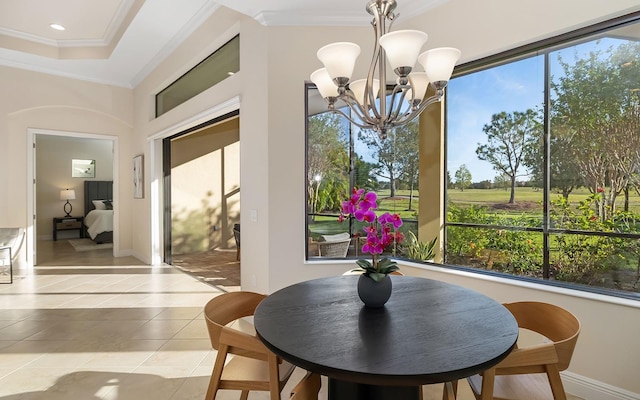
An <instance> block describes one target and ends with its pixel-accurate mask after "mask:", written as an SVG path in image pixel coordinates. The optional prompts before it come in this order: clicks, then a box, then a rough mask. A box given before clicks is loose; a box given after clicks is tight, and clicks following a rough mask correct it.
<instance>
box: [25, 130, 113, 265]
mask: <svg viewBox="0 0 640 400" xmlns="http://www.w3.org/2000/svg"><path fill="white" fill-rule="evenodd" d="M28 135H29V143H30V144H31V145H32V151H31V152H30V155H29V157H30V158H31V160H30V165H31V166H32V167H31V168H29V171H28V176H29V179H30V181H31V182H33V185H32V186H31V187H30V188H29V189H30V190H29V193H28V198H29V204H28V212H29V215H33V221H32V226H31V227H28V229H27V263H28V265H39V264H40V262H39V261H40V257H39V256H40V255H41V254H40V252H39V251H38V249H39V247H40V246H38V243H41V244H43V243H44V244H46V247H43V248H42V249H41V250H42V251H44V252H46V253H43V254H46V257H45V258H44V259H43V260H42V261H46V263H48V264H51V263H55V257H56V255H55V252H56V251H57V250H60V251H66V249H65V248H64V247H65V246H68V247H70V248H71V250H72V251H73V249H74V248H73V247H71V245H70V244H69V242H68V241H69V240H79V239H81V238H82V236H84V235H83V233H84V226H83V224H82V221H83V218H84V216H85V206H84V203H83V201H84V182H85V181H86V180H109V181H113V182H114V185H113V186H114V197H116V196H117V177H116V176H115V175H114V164H115V159H116V153H117V138H116V137H112V136H104V135H95V134H85V133H76V132H59V131H51V130H40V129H29V131H28ZM74 160H75V161H76V163H75V164H74ZM78 160H80V161H83V162H86V161H87V160H89V161H91V163H90V164H89V165H91V169H90V170H85V171H83V173H75V172H74V168H75V167H77V166H78V165H79V164H78ZM63 191H64V192H65V196H62V192H63ZM70 192H72V193H73V195H69V193H70ZM62 197H64V199H62ZM67 198H68V199H67ZM67 202H68V203H67ZM67 215H68V216H69V217H67ZM68 218H72V219H73V221H71V220H69V221H68V222H65V221H66V219H68ZM115 220H116V219H114V229H113V231H114V237H115V236H116V235H117V229H116V226H117V222H116V221H115ZM56 221H57V223H56ZM76 225H77V226H76ZM56 227H57V228H58V229H56ZM54 237H55V239H56V240H55V243H54ZM115 242H116V240H114V244H115ZM56 249H57V250H56ZM115 251H116V249H115V246H113V245H112V248H111V249H109V250H108V256H110V257H111V258H112V257H113V254H114V252H115ZM89 256H90V254H89V253H85V254H80V253H78V254H77V255H76V254H73V257H71V259H73V260H75V261H73V262H76V263H77V264H78V265H82V264H85V262H83V259H86V258H87V257H89ZM52 259H53V260H54V261H52ZM69 262H71V261H67V265H71V264H69Z"/></svg>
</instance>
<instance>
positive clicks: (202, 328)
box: [174, 319, 209, 340]
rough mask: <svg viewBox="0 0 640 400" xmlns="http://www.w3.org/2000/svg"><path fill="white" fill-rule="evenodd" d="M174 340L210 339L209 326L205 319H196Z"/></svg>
mask: <svg viewBox="0 0 640 400" xmlns="http://www.w3.org/2000/svg"><path fill="white" fill-rule="evenodd" d="M174 339H205V340H208V339H209V332H208V331H207V324H206V323H205V322H204V319H194V320H193V321H190V322H189V323H188V324H187V325H186V326H185V327H184V328H183V329H182V330H181V331H180V332H178V333H177V334H176V335H175V336H174Z"/></svg>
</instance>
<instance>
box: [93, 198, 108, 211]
mask: <svg viewBox="0 0 640 400" xmlns="http://www.w3.org/2000/svg"><path fill="white" fill-rule="evenodd" d="M91 202H92V203H93V206H94V207H95V208H96V210H106V209H107V206H106V205H105V204H104V200H92V201H91Z"/></svg>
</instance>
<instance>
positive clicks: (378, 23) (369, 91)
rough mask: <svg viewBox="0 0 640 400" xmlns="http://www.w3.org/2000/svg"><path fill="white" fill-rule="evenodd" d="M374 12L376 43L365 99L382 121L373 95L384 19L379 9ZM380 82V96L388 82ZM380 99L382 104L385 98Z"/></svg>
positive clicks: (376, 116)
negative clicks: (382, 20)
mask: <svg viewBox="0 0 640 400" xmlns="http://www.w3.org/2000/svg"><path fill="white" fill-rule="evenodd" d="M374 10H375V13H374V14H373V21H371V26H372V27H373V33H374V37H375V42H374V44H373V49H374V50H373V56H372V57H371V64H370V65H369V72H368V73H367V85H366V87H365V95H364V98H365V102H369V104H370V105H371V111H373V115H374V116H375V118H376V119H380V115H381V113H380V111H379V110H378V106H377V105H376V94H375V93H373V76H374V75H375V72H376V65H377V64H378V61H379V60H380V57H381V51H382V47H381V46H380V44H379V42H378V40H379V39H380V36H382V34H383V33H381V32H380V29H381V26H382V22H381V19H382V18H381V16H380V13H379V12H378V9H377V7H375V8H374ZM383 59H384V57H383ZM379 82H380V88H379V89H378V95H380V94H381V93H382V87H383V86H384V83H385V82H386V81H385V80H379ZM380 99H381V100H380V101H381V103H382V99H383V97H380Z"/></svg>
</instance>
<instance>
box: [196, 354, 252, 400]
mask: <svg viewBox="0 0 640 400" xmlns="http://www.w3.org/2000/svg"><path fill="white" fill-rule="evenodd" d="M227 348H228V346H227V345H223V344H221V345H220V347H219V348H218V355H217V356H216V362H215V364H214V365H213V372H212V373H211V379H210V380H209V387H208V388H207V394H206V396H205V400H213V399H215V398H216V393H218V388H219V387H220V378H221V377H222V369H223V368H224V362H225V361H226V358H227ZM245 400H246V398H245Z"/></svg>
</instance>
